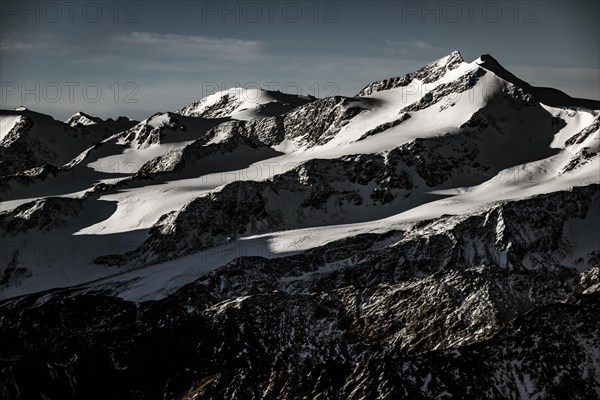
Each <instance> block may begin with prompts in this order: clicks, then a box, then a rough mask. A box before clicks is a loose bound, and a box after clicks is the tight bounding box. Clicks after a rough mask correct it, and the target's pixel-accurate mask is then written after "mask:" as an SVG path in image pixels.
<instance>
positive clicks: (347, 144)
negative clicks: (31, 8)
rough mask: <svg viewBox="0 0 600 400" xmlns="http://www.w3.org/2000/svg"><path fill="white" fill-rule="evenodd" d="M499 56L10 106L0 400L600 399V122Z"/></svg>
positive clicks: (1, 257)
mask: <svg viewBox="0 0 600 400" xmlns="http://www.w3.org/2000/svg"><path fill="white" fill-rule="evenodd" d="M492 61H495V60H490V58H488V57H485V56H484V57H482V58H481V59H480V60H477V61H475V62H473V63H470V64H469V63H465V62H464V60H463V59H462V57H461V56H460V54H459V53H458V52H454V53H452V54H450V55H448V56H447V57H444V58H441V59H440V60H437V61H434V62H433V63H431V64H428V65H426V66H425V67H423V68H421V69H419V70H417V71H415V72H413V73H409V74H407V75H405V76H402V77H397V78H391V79H387V80H382V81H377V82H374V83H372V84H370V85H368V86H366V87H365V89H363V90H362V91H361V92H360V94H359V95H357V96H355V97H344V96H332V97H328V98H324V99H314V98H305V97H301V96H293V95H285V94H282V93H278V92H269V91H261V90H256V91H248V90H246V89H240V88H234V89H231V90H227V91H224V92H219V93H218V94H215V95H212V96H208V97H206V98H204V99H202V100H200V101H198V102H195V103H193V104H191V105H190V106H188V107H184V108H183V109H181V110H180V111H179V112H177V113H173V112H163V113H157V114H154V115H152V116H150V117H149V118H147V119H145V120H143V121H141V122H139V123H135V124H134V125H130V124H131V123H132V121H129V120H127V121H125V120H122V119H119V120H118V121H112V122H114V123H115V124H116V125H119V126H124V125H127V127H126V128H124V129H123V130H120V128H118V129H119V131H118V132H114V133H111V135H110V136H109V137H105V133H106V132H108V131H105V132H104V133H101V134H100V133H99V132H100V131H99V130H98V128H99V127H100V126H105V125H106V124H107V123H109V122H110V121H102V120H101V119H98V118H95V117H92V116H90V115H87V114H83V113H78V114H76V115H74V116H73V117H72V118H70V119H69V120H68V121H67V123H62V122H58V121H54V120H52V119H49V118H50V117H47V118H45V117H44V116H42V115H40V114H36V113H33V112H30V111H28V110H20V111H10V112H8V111H7V112H2V113H3V114H0V116H2V117H3V119H2V120H1V121H0V122H1V126H0V128H1V129H2V130H1V132H2V135H1V138H0V145H1V147H0V150H1V152H3V153H2V154H1V155H2V156H3V157H2V161H0V166H3V168H4V167H5V170H6V171H8V172H7V173H6V175H3V176H2V179H1V180H0V193H2V195H6V196H7V197H8V198H9V199H10V200H9V201H7V202H3V203H0V206H2V207H3V208H2V210H0V239H2V241H1V243H0V299H1V300H0V398H2V399H4V398H6V399H17V400H25V399H36V400H37V399H39V400H47V399H52V400H54V399H60V400H64V399H131V398H135V399H147V400H150V399H152V400H153V399H199V398H207V399H280V398H281V399H340V400H341V399H357V400H358V399H361V400H362V399H404V398H407V399H413V398H414V399H431V398H435V399H446V398H467V399H480V398H481V399H484V398H485V399H488V398H489V399H517V398H519V399H565V398H569V399H571V398H573V399H582V400H583V399H593V398H600V367H599V366H600V352H599V350H598V349H600V323H599V322H598V313H599V312H600V292H599V290H600V241H599V238H598V235H596V234H595V233H596V231H597V227H598V226H600V207H599V205H600V177H599V176H598V175H597V172H598V166H599V164H598V163H599V162H600V157H599V156H598V152H599V150H600V148H599V145H600V141H599V138H600V125H599V121H600V120H599V116H600V110H586V109H573V108H569V107H558V108H555V107H551V106H549V105H548V104H546V103H544V102H543V101H542V102H541V99H546V98H548V97H547V96H550V95H551V94H552V93H553V92H548V91H544V90H541V91H540V90H536V88H532V87H530V86H527V85H525V84H523V83H521V82H520V81H519V80H518V78H516V77H514V76H512V75H508V74H507V71H505V70H503V69H502V68H501V67H499V65H496V64H494V63H493V62H492ZM409 85H419V86H420V88H421V89H422V92H421V93H418V94H409V93H412V91H411V90H408V89H410V88H408V86H409ZM537 89H539V88H537ZM467 93H468V95H467ZM548 93H550V94H548ZM256 95H261V96H263V97H261V98H259V99H257V98H256V97H253V96H256ZM461 95H462V96H461ZM540 96H541V97H540ZM545 96H546V97H545ZM550 97H552V96H550ZM558 100H561V98H558ZM562 100H565V98H564V97H563V98H562ZM571 100H578V99H571ZM576 103H577V102H576ZM579 103H581V102H579ZM584 103H585V104H588V105H589V104H593V103H589V102H588V101H585V102H584ZM582 104H583V103H582ZM119 121H120V122H119ZM128 121H129V122H128ZM103 124H104V125H103ZM121 124H124V125H121ZM40 126H41V127H42V128H44V129H42V130H40ZM46 133H47V135H46ZM48 138H51V139H52V140H49V139H48ZM82 149H83V150H82ZM67 150H68V151H67ZM65 153H68V154H65ZM5 154H6V157H4V155H5ZM19 154H21V158H19ZM65 159H66V160H67V161H65ZM63 161H65V162H63ZM130 162H135V163H139V166H138V167H136V169H135V170H134V171H132V172H131V173H129V174H111V173H110V172H111V170H110V168H108V167H107V165H108V166H109V167H110V165H113V163H116V164H117V165H121V164H123V165H126V164H127V163H130ZM136 165H137V164H136ZM274 165H279V166H281V165H285V167H284V168H281V169H279V170H277V169H276V168H273V169H272V173H271V169H269V174H268V176H262V175H261V176H260V177H254V175H252V174H249V175H250V176H249V175H248V174H247V173H248V171H250V169H251V168H252V167H257V168H264V169H263V172H264V171H265V170H266V169H267V166H274ZM269 168H270V167H269ZM242 172H244V173H245V174H242ZM115 175H116V176H115ZM227 175H234V176H236V179H234V180H233V181H228V180H227V179H223V176H227ZM111 178H115V180H113V179H111ZM45 179H47V181H48V182H50V184H48V185H46V186H44V185H42V184H41V183H42V182H44V180H45ZM71 180H72V181H73V182H71ZM65 181H66V182H65ZM82 182H83V183H82ZM9 183H10V184H9ZM37 184H40V188H39V189H38V190H39V191H40V193H36V192H35V190H34V189H37V186H36V185H37ZM61 185H64V187H65V188H66V189H64V190H63V191H62V192H60V189H61V187H60V186H61ZM57 187H58V189H57ZM15 188H16V189H15ZM57 191H58V192H57ZM5 205H6V208H4V206H5ZM62 241H64V242H69V252H63V253H65V254H59V255H56V257H54V258H52V257H39V255H40V254H38V253H40V252H42V251H43V250H47V249H56V242H62ZM31 242H35V243H34V244H35V245H36V246H37V247H36V246H31ZM53 246H54V247H53ZM261 246H262V247H261ZM59 247H60V246H59ZM246 247H247V248H248V249H255V248H254V247H256V248H258V251H255V252H254V251H252V250H250V251H246V250H247V249H246ZM80 248H84V249H85V250H96V251H87V252H83V253H84V255H83V256H81V257H80V256H79V255H80V253H82V252H81V251H79V252H78V250H80ZM92 248H93V249H92ZM263 250H264V251H263ZM32 253H35V254H32ZM34 256H37V257H34ZM40 258H41V259H42V261H38V259H40ZM51 259H52V260H51Z"/></svg>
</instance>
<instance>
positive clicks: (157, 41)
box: [117, 32, 263, 48]
mask: <svg viewBox="0 0 600 400" xmlns="http://www.w3.org/2000/svg"><path fill="white" fill-rule="evenodd" d="M117 38H118V39H120V40H123V41H127V42H133V43H140V44H148V45H168V46H182V45H191V46H198V47H245V48H258V47H261V46H263V43H262V42H258V41H254V40H242V39H234V38H218V37H209V36H193V35H179V34H175V33H153V32H131V33H129V34H126V35H118V36H117Z"/></svg>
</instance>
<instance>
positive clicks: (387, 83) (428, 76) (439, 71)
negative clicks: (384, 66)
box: [358, 51, 464, 96]
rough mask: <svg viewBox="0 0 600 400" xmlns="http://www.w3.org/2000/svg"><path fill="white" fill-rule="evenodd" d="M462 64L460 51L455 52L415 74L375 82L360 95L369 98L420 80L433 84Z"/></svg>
mask: <svg viewBox="0 0 600 400" xmlns="http://www.w3.org/2000/svg"><path fill="white" fill-rule="evenodd" d="M462 62H464V60H463V58H462V56H461V55H460V53H459V52H458V51H454V52H452V53H451V54H450V55H448V56H446V57H444V58H440V59H439V60H436V61H434V62H432V63H430V64H427V65H426V66H424V67H423V68H421V69H418V70H417V71H415V72H411V73H409V74H406V75H403V76H400V77H396V78H390V79H384V80H381V81H376V82H373V83H371V84H370V85H367V86H366V87H365V88H364V89H362V90H361V91H360V92H359V93H358V95H359V96H368V95H370V94H373V93H374V92H379V91H384V90H390V89H395V88H398V87H403V86H408V85H409V84H410V83H411V82H413V81H414V80H419V81H421V82H423V83H433V82H435V81H437V80H438V79H440V78H441V77H442V76H443V75H444V74H445V73H446V72H448V71H452V70H453V69H456V68H457V67H458V66H459V65H460V63H462Z"/></svg>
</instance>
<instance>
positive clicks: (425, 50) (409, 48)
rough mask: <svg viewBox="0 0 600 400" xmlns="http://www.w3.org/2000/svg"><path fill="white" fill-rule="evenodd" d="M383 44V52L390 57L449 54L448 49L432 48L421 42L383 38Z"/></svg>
mask: <svg viewBox="0 0 600 400" xmlns="http://www.w3.org/2000/svg"><path fill="white" fill-rule="evenodd" d="M383 43H384V46H383V49H382V50H383V52H384V53H386V54H390V55H402V56H408V55H413V56H417V57H422V56H429V55H432V54H442V53H444V54H445V52H448V53H449V52H450V51H448V49H445V48H442V47H436V46H432V45H430V44H429V43H427V42H425V41H423V40H414V39H396V38H384V39H383Z"/></svg>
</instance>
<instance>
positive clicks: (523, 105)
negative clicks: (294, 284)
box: [0, 52, 600, 299]
mask: <svg viewBox="0 0 600 400" xmlns="http://www.w3.org/2000/svg"><path fill="white" fill-rule="evenodd" d="M498 71H499V70H498V69H497V68H492V69H486V68H485V64H482V62H481V59H479V60H475V61H474V62H471V63H467V62H464V61H463V60H462V58H461V57H460V55H459V54H458V53H456V52H455V53H452V54H450V55H449V56H447V57H444V58H442V59H440V60H437V61H435V62H433V63H431V64H429V65H428V66H425V67H424V68H422V69H421V70H418V71H415V72H414V73H411V74H408V75H406V76H403V77H398V78H392V79H389V80H385V81H379V82H374V83H372V84H370V85H369V86H367V87H366V88H365V89H364V90H363V91H361V93H360V94H359V95H357V96H355V97H350V98H344V97H334V98H327V99H303V98H296V97H293V96H289V95H283V94H281V93H277V92H268V91H262V90H250V89H240V88H234V89H230V90H228V91H224V92H219V93H217V94H214V95H211V96H208V97H206V98H205V99H202V100H200V101H199V102H196V103H194V104H192V105H190V106H188V107H185V108H183V109H182V110H180V112H179V114H176V113H159V114H155V115H153V116H151V117H149V118H148V119H146V120H144V121H142V122H140V123H139V124H137V125H136V126H134V127H132V128H130V129H128V130H127V131H124V132H121V133H119V134H116V135H114V136H112V137H110V138H108V139H105V140H103V141H102V142H99V143H96V144H94V145H93V146H89V148H88V149H87V150H85V151H80V152H79V153H76V154H73V152H69V153H68V154H69V155H68V157H70V158H69V160H73V161H72V162H71V163H70V165H69V168H68V169H67V170H66V171H64V172H62V173H60V174H59V175H57V176H56V177H50V178H47V179H46V180H44V181H42V182H40V183H39V184H36V185H34V186H28V185H22V184H16V185H15V184H12V183H11V189H10V190H8V191H7V192H6V195H5V196H6V201H3V202H2V203H1V204H0V207H1V209H2V210H3V211H5V213H9V212H10V210H14V209H15V208H16V207H19V206H24V205H26V204H27V203H28V202H33V203H32V204H31V205H29V206H25V208H26V209H27V207H34V208H35V207H37V206H35V204H36V203H35V202H36V201H37V200H38V199H40V198H44V197H48V196H54V197H55V196H60V197H65V198H67V197H68V198H75V199H81V200H80V201H81V202H82V206H81V207H82V208H81V211H80V212H79V213H78V214H77V215H75V216H72V217H71V219H69V220H68V221H67V222H65V224H64V225H62V226H61V228H59V230H52V232H53V234H52V235H48V234H47V233H46V232H45V231H40V232H38V231H36V230H35V229H34V230H33V231H31V230H29V231H24V232H15V233H14V234H11V235H9V236H8V237H7V239H6V242H7V243H8V246H5V247H4V250H3V252H2V255H1V256H2V260H1V262H2V264H3V265H8V264H9V263H10V262H11V260H12V259H13V257H14V254H15V252H16V253H18V254H19V255H18V257H21V258H23V257H22V255H21V254H26V256H25V260H23V259H21V261H20V262H21V263H22V264H23V265H26V266H27V269H28V270H29V271H30V272H31V276H28V277H25V278H22V279H20V281H19V282H18V283H14V284H11V285H9V286H7V287H5V288H3V289H2V290H1V291H0V296H2V297H10V296H16V295H19V294H23V293H30V292H34V291H41V290H46V289H50V288H53V287H65V286H72V285H80V284H86V282H88V283H89V287H90V288H93V287H96V285H101V286H102V287H109V288H111V290H114V291H115V292H116V293H118V294H120V295H122V296H124V297H126V298H128V299H148V298H161V297H162V296H165V295H166V294H168V293H170V292H171V291H172V290H175V289H177V288H178V287H180V286H181V285H183V284H185V283H188V282H191V281H193V280H195V279H197V278H198V277H199V276H201V275H202V274H204V273H206V272H208V271H212V270H214V269H216V268H218V267H220V266H222V265H224V264H226V263H227V262H229V261H231V260H233V259H235V258H236V257H239V256H240V255H247V254H246V253H247V252H251V253H252V252H256V253H257V255H261V256H265V257H268V258H273V257H283V256H286V255H288V254H290V252H292V253H293V252H295V251H305V250H307V249H311V248H317V247H319V246H322V245H325V244H327V243H330V242H332V241H335V240H339V239H343V238H345V237H348V236H349V235H352V236H355V235H358V234H362V233H373V232H387V231H391V230H404V229H408V228H409V227H411V226H413V225H414V224H416V223H420V222H421V221H425V220H430V219H436V218H441V217H442V216H444V215H467V214H472V213H478V212H481V211H482V210H488V209H490V208H492V207H494V206H496V205H497V204H498V202H512V201H515V200H519V199H524V198H530V197H532V196H537V195H543V194H548V193H553V192H559V191H561V190H565V189H567V188H570V187H574V186H586V185H590V184H592V183H598V182H600V175H599V171H600V161H599V160H600V159H599V157H598V140H599V137H600V136H599V135H600V133H599V128H598V117H599V113H600V110H599V109H600V107H598V109H586V108H572V107H560V106H556V105H554V106H549V105H546V104H543V103H540V102H538V101H537V100H536V98H535V96H532V95H531V94H530V93H528V92H527V91H526V90H524V88H520V87H519V86H517V85H516V84H515V82H512V81H507V80H506V79H505V78H506V76H504V77H503V76H500V75H503V74H500V75H498V73H497V72H498ZM517 83H518V82H517ZM525 89H526V88H525ZM586 104H587V105H589V104H590V103H586ZM282 111H283V114H282ZM280 114H282V115H280ZM264 117H268V118H270V119H263V118H264ZM11 118H15V117H14V116H12V117H11ZM236 120H237V121H245V124H244V123H240V122H236ZM253 121H261V123H260V124H257V123H254V122H253ZM263 121H265V122H264V123H263ZM11 124H14V120H9V119H3V122H2V129H3V131H2V132H3V137H4V131H5V130H6V129H8V127H9V126H11ZM5 127H7V128H6V129H5ZM271 131H272V132H274V133H273V134H272V135H271V134H266V133H265V132H271ZM265 135H266V137H267V138H268V140H265ZM269 135H270V136H269ZM238 139H239V140H238ZM67 147H68V146H67ZM77 154H79V156H78V157H76V156H77ZM189 155H193V156H191V157H192V159H191V160H190V158H189V157H190V156H189ZM65 157H66V158H68V157H67V156H65ZM185 157H188V158H185ZM314 160H330V161H331V162H332V163H334V164H335V165H344V167H343V168H348V169H349V170H352V171H353V170H356V171H359V172H357V174H358V175H357V182H358V183H352V184H350V183H349V180H348V179H349V178H348V177H346V176H345V175H343V174H342V175H341V176H337V175H335V174H334V173H333V172H332V171H335V169H328V168H325V169H323V170H320V169H319V168H320V167H318V165H320V164H319V163H315V162H314ZM376 160H382V161H376ZM184 161H185V162H184ZM379 162H381V163H382V164H381V168H383V170H381V171H387V172H385V173H384V175H383V177H384V178H382V179H380V177H379V176H378V175H376V174H375V172H373V170H372V168H373V167H372V165H374V164H376V163H379ZM174 165H179V167H177V168H174V167H173V166H174ZM377 165H379V164H377ZM311 168H316V170H313V169H311ZM340 168H342V167H340ZM343 168H342V169H343ZM390 168H393V169H395V171H396V173H397V174H400V175H398V176H405V177H406V179H408V180H409V181H410V183H411V185H412V188H411V189H405V188H399V187H397V186H394V185H395V184H390V179H392V178H391V177H392V176H396V175H393V174H392V175H389V174H388V173H389V169H390ZM141 171H144V173H141ZM307 171H308V172H307ZM378 171H380V170H378ZM377 173H380V172H377ZM382 173H383V172H382ZM332 174H333V175H332ZM374 174H375V175H374ZM403 174H405V175H403ZM398 176H396V178H394V179H397V178H398ZM284 177H285V178H284ZM352 179H354V178H352ZM362 181H364V183H360V182H362ZM232 184H236V185H240V186H239V187H240V189H239V193H242V195H241V196H242V198H243V197H244V195H243V193H254V192H253V191H254V190H255V189H254V188H256V187H259V190H258V192H257V193H258V194H257V195H258V196H262V197H260V199H262V200H260V201H258V203H257V204H261V202H262V201H264V202H265V204H269V207H271V209H270V210H271V211H269V213H271V214H273V215H275V214H277V213H276V212H275V211H273V210H277V209H280V210H282V214H281V215H280V216H278V217H277V218H279V220H278V221H279V222H277V223H274V222H273V221H270V222H269V223H266V222H264V220H263V219H260V218H262V217H260V218H259V217H256V221H255V219H254V216H253V214H252V213H255V212H258V211H256V209H254V208H252V209H248V210H244V211H243V212H244V213H248V214H249V215H250V216H251V217H252V218H251V221H255V222H248V224H247V225H244V226H235V227H234V228H235V229H232V230H231V231H229V230H228V229H229V228H227V229H226V228H224V227H223V226H221V225H218V226H217V229H219V230H221V231H222V232H225V233H223V234H222V235H223V241H220V242H219V241H216V242H214V243H213V244H212V245H211V246H208V248H200V247H198V248H196V247H190V248H185V250H186V251H183V252H177V253H172V254H171V253H169V252H168V251H166V250H164V249H161V247H160V246H159V247H158V248H156V249H153V251H156V252H157V253H160V252H163V253H162V255H163V256H164V258H162V259H161V260H163V261H161V263H160V264H157V265H149V264H152V263H151V262H150V263H148V262H144V261H142V260H143V259H144V257H141V256H140V254H142V253H143V251H145V250H139V249H146V248H147V246H150V244H151V243H154V242H152V240H153V238H155V237H157V238H159V239H160V238H161V237H165V238H168V237H175V236H174V235H175V234H176V233H177V232H187V230H188V229H191V230H190V232H193V233H190V235H191V237H194V238H195V237H196V235H199V236H202V231H203V230H205V229H207V228H206V227H205V226H199V227H195V226H194V223H195V221H194V220H191V219H189V218H183V217H181V219H179V218H178V216H184V215H187V214H185V212H184V211H185V210H190V209H191V208H192V207H193V204H207V206H206V207H215V208H214V209H215V210H223V206H221V205H220V204H221V203H219V202H220V201H225V200H223V199H227V198H228V197H227V196H229V195H230V194H229V193H230V191H228V190H229V189H227V188H228V187H231V185H232ZM256 185H258V186H256ZM13 186H14V187H13ZM407 187H408V186H407ZM219 196H221V197H219ZM318 196H324V199H325V200H324V202H321V200H318ZM357 196H358V197H357ZM404 196H406V197H404ZM358 198H360V199H361V200H360V204H358V203H359V202H358V200H357V199H358ZM198 199H204V200H201V201H200V203H198ZM352 199H354V200H352ZM238 201H240V200H238ZM307 202H308V203H307ZM307 204H308V205H307ZM292 205H293V206H292ZM202 207H205V206H204V205H203V206H202ZM207 209H210V208H207ZM202 210H203V209H200V210H199V211H198V212H202ZM194 215H196V214H194ZM235 215H237V214H235V213H234V214H231V215H229V214H225V215H224V217H223V218H224V219H223V221H220V220H218V219H216V217H215V218H213V221H212V223H214V224H221V223H222V224H225V223H226V221H228V220H229V221H232V220H234V218H233V217H234V216H235ZM597 218H598V216H597V215H596V214H590V216H589V218H588V219H587V220H582V221H581V222H577V221H575V222H572V223H569V225H565V230H568V231H569V232H571V233H572V235H576V236H577V240H578V239H579V235H584V233H585V231H586V228H585V227H586V226H592V225H593V223H594V222H593V221H595V219H597ZM210 219H211V218H208V219H207V221H210ZM203 221H204V220H203ZM261 221H262V222H261ZM590 221H591V222H590ZM161 240H162V239H161ZM581 241H582V242H585V243H587V244H586V245H585V246H584V247H585V248H584V249H583V250H577V251H579V252H583V253H585V256H588V255H589V254H590V252H591V251H593V250H594V249H600V243H598V241H597V240H595V241H594V240H593V239H589V240H588V239H585V240H584V238H581ZM57 242H58V243H70V244H71V245H72V248H73V249H74V250H73V251H74V253H75V254H70V253H69V252H65V251H62V252H61V254H60V255H57V256H56V257H54V258H52V259H50V260H49V259H48V257H38V256H35V257H32V256H31V255H32V254H43V253H44V252H48V251H50V250H48V249H53V248H54V247H56V243H57ZM159 242H160V240H159ZM31 243H35V244H36V246H37V250H36V249H33V250H32V249H31V247H30V246H31ZM202 243H204V242H202ZM181 245H182V246H183V242H181ZM28 246H29V247H28ZM144 246H146V247H144ZM186 246H187V244H186ZM290 248H293V250H290ZM90 249H93V250H90ZM136 249H138V250H136ZM136 251H137V253H136ZM574 251H575V250H574ZM127 252H132V253H128V254H131V260H130V261H131V262H130V263H125V264H123V263H119V265H120V266H119V267H115V266H110V263H107V264H101V265H99V264H96V263H95V260H97V259H98V258H99V257H109V258H108V259H110V257H111V256H112V255H121V254H124V253H127ZM572 253H573V254H568V255H567V256H566V258H565V259H569V260H571V261H572V260H574V259H575V258H578V257H575V253H574V252H572ZM583 253H582V254H583ZM27 254H29V255H27ZM580 256H581V255H580ZM136 257H141V258H139V259H137V258H136ZM32 260H33V261H32ZM164 260H166V261H164ZM586 265H587V264H586ZM91 282H94V283H91Z"/></svg>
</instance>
